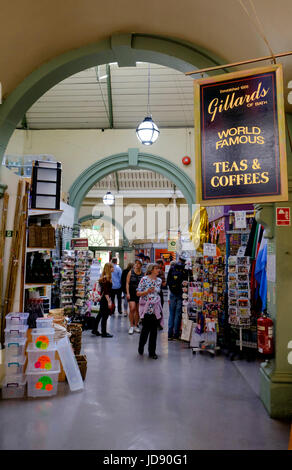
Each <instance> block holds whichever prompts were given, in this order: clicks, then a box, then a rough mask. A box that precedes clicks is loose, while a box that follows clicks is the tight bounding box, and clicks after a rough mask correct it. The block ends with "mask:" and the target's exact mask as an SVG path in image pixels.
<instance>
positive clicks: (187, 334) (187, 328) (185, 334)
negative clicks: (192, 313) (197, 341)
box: [181, 320, 193, 341]
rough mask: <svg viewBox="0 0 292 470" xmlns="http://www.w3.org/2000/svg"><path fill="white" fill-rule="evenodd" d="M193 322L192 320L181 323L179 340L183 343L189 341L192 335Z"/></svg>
mask: <svg viewBox="0 0 292 470" xmlns="http://www.w3.org/2000/svg"><path fill="white" fill-rule="evenodd" d="M192 327H193V322H192V320H183V321H182V333H181V339H182V340H183V341H190V339H191V334H192Z"/></svg>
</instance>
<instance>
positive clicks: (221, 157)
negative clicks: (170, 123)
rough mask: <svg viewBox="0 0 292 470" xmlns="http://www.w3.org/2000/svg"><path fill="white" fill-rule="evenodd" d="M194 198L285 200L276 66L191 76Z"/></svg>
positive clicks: (210, 201) (206, 201)
mask: <svg viewBox="0 0 292 470" xmlns="http://www.w3.org/2000/svg"><path fill="white" fill-rule="evenodd" d="M194 87H195V88H194V91H195V145H196V187H197V203H199V204H201V205H203V206H216V205H226V204H244V203H248V202H249V203H250V202H253V203H256V202H277V201H287V200H288V184H287V161H286V141H285V117H284V116H285V115H284V99H283V79H282V66H281V65H271V66H269V67H262V68H259V69H253V70H246V71H244V72H236V73H230V74H225V75H220V76H219V77H218V76H217V77H212V78H206V79H200V80H195V82H194Z"/></svg>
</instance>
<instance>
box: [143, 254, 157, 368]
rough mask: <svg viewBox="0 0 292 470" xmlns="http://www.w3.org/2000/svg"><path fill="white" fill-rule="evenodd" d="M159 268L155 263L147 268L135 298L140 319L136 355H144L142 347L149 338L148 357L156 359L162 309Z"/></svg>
mask: <svg viewBox="0 0 292 470" xmlns="http://www.w3.org/2000/svg"><path fill="white" fill-rule="evenodd" d="M159 270H160V267H159V265H158V264H156V263H150V264H148V266H147V271H146V276H144V277H143V278H142V279H141V281H140V283H139V286H138V289H137V296H138V297H140V300H139V313H140V317H141V318H142V325H143V327H142V331H141V335H140V341H139V348H138V353H139V354H141V355H142V354H143V353H144V346H145V344H146V342H147V339H148V336H149V344H148V351H149V357H151V358H152V359H158V356H157V355H156V339H157V327H158V324H159V320H160V321H161V320H162V308H161V300H160V289H161V283H162V281H161V279H160V278H159V277H158V275H159Z"/></svg>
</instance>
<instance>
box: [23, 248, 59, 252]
mask: <svg viewBox="0 0 292 470" xmlns="http://www.w3.org/2000/svg"><path fill="white" fill-rule="evenodd" d="M55 249H56V248H43V247H35V248H32V247H31V248H29V247H27V248H26V253H31V252H33V251H52V250H55Z"/></svg>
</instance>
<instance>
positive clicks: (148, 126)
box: [136, 64, 160, 145]
mask: <svg viewBox="0 0 292 470" xmlns="http://www.w3.org/2000/svg"><path fill="white" fill-rule="evenodd" d="M136 134H137V137H138V139H139V140H140V142H141V143H142V144H143V145H152V144H154V142H156V140H157V139H158V136H159V134H160V130H159V129H158V127H157V125H156V124H155V122H154V121H153V119H152V115H151V113H150V64H148V104H147V116H146V117H145V119H144V121H142V122H141V123H140V124H139V126H138V127H137V129H136Z"/></svg>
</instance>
